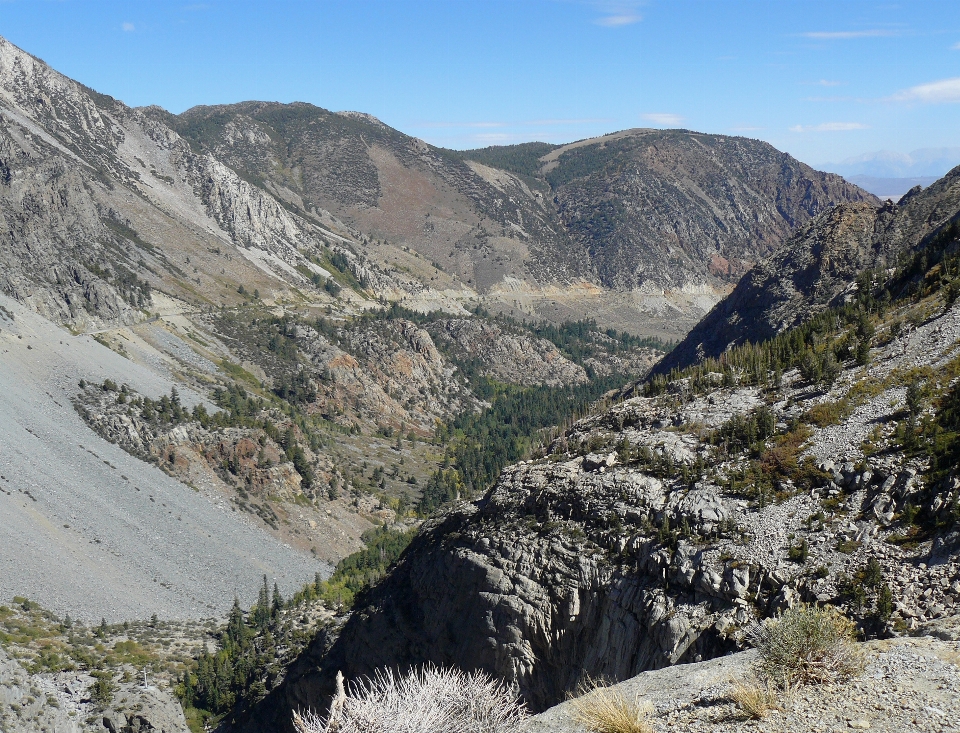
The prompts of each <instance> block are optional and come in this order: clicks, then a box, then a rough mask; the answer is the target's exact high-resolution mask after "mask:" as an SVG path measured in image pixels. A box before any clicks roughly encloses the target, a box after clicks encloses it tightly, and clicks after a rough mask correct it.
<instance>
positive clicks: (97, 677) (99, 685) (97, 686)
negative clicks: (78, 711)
mask: <svg viewBox="0 0 960 733" xmlns="http://www.w3.org/2000/svg"><path fill="white" fill-rule="evenodd" d="M93 677H94V682H93V685H91V686H90V699H91V700H92V701H93V702H94V704H95V705H96V706H97V707H99V708H101V709H102V708H107V707H110V704H111V703H112V702H113V693H114V690H115V689H116V685H114V684H113V675H112V674H110V673H109V672H93Z"/></svg>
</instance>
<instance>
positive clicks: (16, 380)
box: [0, 296, 330, 622]
mask: <svg viewBox="0 0 960 733" xmlns="http://www.w3.org/2000/svg"><path fill="white" fill-rule="evenodd" d="M0 305H3V306H4V307H5V308H6V309H7V311H9V312H12V313H13V314H14V316H15V318H14V320H12V321H11V319H10V318H9V317H6V316H4V317H3V318H0V602H3V601H8V600H9V599H10V598H12V597H13V596H17V595H19V596H26V597H28V598H30V599H31V600H35V601H37V602H39V603H40V604H42V605H43V606H45V607H47V608H49V609H50V610H53V611H54V612H56V613H59V614H65V613H69V614H70V615H71V616H73V617H74V618H80V619H84V620H89V621H94V622H96V621H99V620H100V618H101V617H103V618H106V619H107V621H108V622H116V621H121V620H124V619H134V618H147V617H150V616H151V615H152V614H154V613H156V614H157V615H158V616H159V617H160V618H162V619H190V618H202V617H210V616H218V615H220V614H222V613H224V612H226V611H227V610H228V609H229V607H230V606H231V605H232V603H233V599H234V597H235V596H236V597H238V598H239V599H240V601H241V603H242V604H244V605H245V606H249V605H251V604H252V603H253V602H254V601H255V600H256V594H257V590H258V588H259V587H260V585H261V584H262V582H263V581H262V577H263V575H264V574H266V575H267V576H268V577H269V579H270V583H271V585H272V584H273V582H274V581H276V582H277V583H278V584H279V586H280V588H281V590H282V591H284V593H285V594H287V595H288V594H290V593H291V592H292V591H294V590H295V589H298V588H300V587H301V586H302V585H303V583H305V582H307V581H309V580H312V579H313V578H314V574H315V573H317V572H320V573H321V574H322V575H324V576H326V575H328V574H329V572H330V568H329V566H328V565H326V564H324V563H321V562H318V561H317V560H316V559H314V558H312V557H311V556H310V555H307V554H306V553H302V552H299V551H297V550H294V549H293V548H291V547H289V546H287V545H285V544H282V543H279V542H277V541H276V540H275V539H272V538H271V537H270V536H268V535H267V534H265V533H264V532H262V531H261V530H259V529H257V528H256V527H255V526H253V525H252V524H249V523H247V521H246V520H245V518H244V517H243V516H242V515H240V514H239V513H236V512H232V511H231V508H230V507H229V506H227V505H226V502H225V501H224V500H223V499H218V498H216V497H215V496H204V495H201V494H200V493H199V492H197V491H195V490H193V489H191V488H190V487H188V486H185V485H184V484H181V483H179V482H178V481H175V480H174V479H172V478H170V477H169V476H167V475H166V474H164V473H163V472H161V471H160V470H158V469H157V468H155V467H153V466H151V465H149V464H145V463H143V462H141V461H139V460H137V459H135V458H133V457H132V456H130V455H128V454H127V453H125V452H124V451H122V450H121V449H120V448H118V447H117V446H114V445H112V444H110V443H108V442H106V441H104V440H102V439H101V438H99V437H98V436H97V435H96V434H94V433H93V432H92V431H91V430H90V429H89V428H88V427H87V426H86V425H85V424H84V422H83V421H82V420H81V419H80V417H79V416H78V415H77V414H76V412H75V410H74V409H73V406H72V404H71V402H70V399H71V397H72V396H74V395H75V394H76V393H77V391H78V388H77V383H78V381H79V380H80V379H81V378H82V379H85V380H87V381H88V382H94V383H99V382H102V381H103V380H104V379H107V378H109V379H112V380H114V381H115V382H117V383H118V384H119V383H124V382H125V383H127V384H129V385H130V386H131V387H133V388H134V389H136V390H137V391H138V392H141V393H142V394H146V395H150V396H154V397H159V396H160V395H161V394H167V393H169V392H170V388H171V387H172V386H173V384H172V383H171V382H169V381H168V380H167V379H166V378H164V377H163V376H161V375H158V374H157V373H155V372H151V371H150V370H148V369H146V368H144V367H141V366H138V365H137V364H135V363H133V362H131V361H129V360H127V359H125V358H123V357H122V356H120V355H118V354H116V353H114V352H112V351H110V350H109V349H107V348H105V347H103V346H101V345H100V344H98V343H97V342H96V341H94V340H93V339H92V338H90V337H89V336H77V337H74V336H71V335H70V334H69V333H68V332H67V331H64V330H63V329H61V328H58V327H57V326H54V325H53V324H52V323H50V322H49V321H47V320H45V319H43V318H41V317H40V316H38V315H36V314H34V313H32V312H31V311H29V310H27V309H26V308H23V307H21V306H20V305H19V304H17V303H16V302H15V301H12V300H10V299H9V298H6V297H3V296H0ZM181 396H182V399H183V401H184V403H185V404H187V405H191V404H195V403H196V402H197V401H199V400H200V397H199V395H196V394H194V393H191V392H189V390H185V389H183V388H181Z"/></svg>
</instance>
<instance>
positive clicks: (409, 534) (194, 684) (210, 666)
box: [176, 527, 416, 729]
mask: <svg viewBox="0 0 960 733" xmlns="http://www.w3.org/2000/svg"><path fill="white" fill-rule="evenodd" d="M415 534H416V530H415V529H410V530H396V529H390V528H387V527H378V528H376V529H374V530H371V531H370V532H367V533H365V534H364V536H363V539H364V542H366V543H367V547H366V548H365V549H363V550H361V551H359V552H355V553H354V554H352V555H350V556H349V557H346V558H344V559H343V560H341V561H340V562H339V563H338V564H337V567H336V570H335V571H334V573H333V575H332V576H331V577H330V579H329V580H327V581H323V580H321V579H320V576H319V575H317V577H316V578H315V579H314V581H313V582H312V583H308V584H306V585H305V586H304V587H303V588H302V589H301V590H300V591H298V592H297V593H296V594H295V595H294V596H293V597H292V598H291V599H289V600H284V598H283V597H282V596H281V595H280V591H279V589H278V588H277V586H276V585H274V587H273V589H272V591H271V589H270V586H269V585H268V583H267V578H266V576H264V578H263V586H262V587H261V589H260V594H259V597H258V599H257V603H256V605H254V606H253V607H252V608H251V609H250V611H249V613H244V612H243V610H242V609H241V608H240V604H239V602H238V601H236V600H235V601H234V604H233V609H232V610H231V611H230V616H229V619H228V620H227V624H226V626H225V627H224V628H223V629H222V630H221V631H220V632H219V634H218V637H217V638H218V642H217V650H216V651H215V652H214V653H212V654H211V653H210V652H208V651H207V649H206V648H204V649H203V650H202V651H201V652H200V654H199V655H198V656H197V657H196V658H195V660H194V662H193V663H192V664H191V665H190V666H189V667H188V668H187V669H186V670H185V671H184V672H183V673H182V674H181V676H180V678H179V684H178V685H177V687H176V693H177V696H178V697H179V698H180V701H181V702H182V703H183V706H184V709H185V712H186V715H187V719H188V720H189V721H190V722H191V723H192V724H193V727H194V729H202V728H203V726H204V725H207V724H215V723H216V722H218V721H219V720H221V719H222V718H223V716H224V715H226V714H227V713H229V712H231V711H234V710H236V709H238V707H243V706H245V705H250V704H253V703H256V702H258V701H259V700H262V699H263V698H264V697H265V696H266V695H267V693H269V692H270V690H272V689H273V688H274V687H275V686H276V685H277V684H278V682H279V680H280V679H281V675H282V673H283V670H284V668H285V666H286V665H287V664H288V663H289V662H291V661H292V660H293V659H294V658H295V657H296V656H297V655H298V654H299V653H300V652H301V651H302V650H303V649H304V648H305V647H306V645H307V644H309V643H310V641H311V640H312V639H313V636H314V635H315V634H316V631H317V629H316V626H315V625H314V624H313V623H307V624H303V623H300V622H298V619H301V618H303V617H306V616H307V614H310V613H312V612H313V611H315V610H316V602H317V601H322V602H324V603H325V604H326V605H327V606H330V607H334V608H338V609H340V610H345V609H347V608H349V607H350V606H351V605H352V604H353V601H354V598H355V597H356V596H357V595H358V594H359V593H361V592H362V591H363V590H364V589H366V588H369V587H370V586H371V585H373V584H374V583H376V582H377V580H379V579H380V578H381V577H382V576H383V575H384V574H385V573H386V571H387V569H388V568H389V567H390V566H391V565H392V564H393V563H394V562H396V560H397V559H398V558H399V557H400V555H401V554H402V553H403V551H404V550H405V549H406V547H407V545H408V544H410V541H411V540H412V539H413V537H414V535H415Z"/></svg>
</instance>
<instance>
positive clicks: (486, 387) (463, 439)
mask: <svg viewBox="0 0 960 733" xmlns="http://www.w3.org/2000/svg"><path fill="white" fill-rule="evenodd" d="M626 380H627V377H626V376H624V375H614V376H609V377H602V378H596V379H594V380H593V381H591V382H589V383H588V384H585V385H576V386H571V387H546V386H538V387H517V386H515V385H504V384H501V383H497V382H494V381H493V380H490V379H487V378H485V377H480V378H478V379H476V381H475V382H474V385H473V386H474V392H475V393H476V394H479V395H480V396H481V397H483V398H484V399H487V400H489V401H491V402H492V405H491V406H490V407H488V408H486V409H484V410H483V411H482V412H479V413H474V412H469V413H464V414H462V415H460V416H458V417H457V418H455V419H454V420H453V421H451V423H450V424H449V425H445V424H441V425H438V426H437V432H436V440H437V442H439V443H441V444H444V443H447V444H449V446H448V448H447V452H446V457H445V460H444V465H443V466H442V467H441V468H440V469H439V470H437V471H436V472H435V473H434V474H433V476H431V478H430V480H429V481H428V482H427V485H426V486H425V487H424V489H423V496H422V498H421V499H420V503H419V505H418V507H417V509H418V511H419V512H420V513H421V514H424V515H425V514H430V513H431V512H433V511H435V510H436V509H437V508H438V507H440V506H441V505H442V504H444V503H446V502H448V501H454V500H456V499H460V498H464V497H467V496H473V495H475V494H476V493H478V492H481V491H485V490H486V489H488V488H489V487H490V486H491V485H492V484H493V482H494V481H495V480H496V479H497V477H498V476H499V475H500V471H501V470H503V468H504V467H505V466H508V465H510V464H511V463H516V462H517V461H518V460H520V459H521V458H523V457H524V456H526V455H527V454H528V453H529V452H530V451H531V450H532V449H533V448H534V447H535V445H536V444H537V443H538V442H539V440H538V439H539V438H541V433H542V431H543V430H544V429H545V428H548V427H553V426H560V425H562V424H564V423H566V422H568V421H571V420H573V419H575V417H576V416H579V415H582V414H583V413H584V411H585V410H586V409H587V407H588V406H589V405H590V404H591V403H592V402H594V401H595V400H596V399H597V398H599V397H600V396H601V395H603V394H604V393H605V392H608V391H609V390H611V389H614V388H616V387H619V386H621V385H622V384H623V383H624V382H625V381H626Z"/></svg>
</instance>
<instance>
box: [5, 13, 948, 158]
mask: <svg viewBox="0 0 960 733" xmlns="http://www.w3.org/2000/svg"><path fill="white" fill-rule="evenodd" d="M0 34H2V35H3V36H5V37H6V38H7V39H8V40H10V41H12V42H13V43H15V44H17V45H18V46H21V47H22V48H24V49H25V50H27V51H29V52H31V53H33V54H34V55H36V56H39V57H40V58H42V59H44V60H45V61H47V62H48V63H50V64H51V65H52V66H54V67H55V68H57V69H58V70H60V71H62V72H63V73H65V74H67V75H69V76H71V77H73V78H75V79H77V80H79V81H81V82H83V83H84V84H87V85H88V86H91V87H93V88H95V89H97V90H98V91H101V92H104V93H107V94H110V95H113V96H115V97H117V98H119V99H122V100H123V101H124V102H126V103H127V104H130V105H146V104H159V105H161V106H163V107H165V108H167V109H169V110H171V111H173V112H180V111H183V110H184V109H187V108H188V107H191V106H193V105H195V104H216V103H226V102H237V101H241V100H245V99H265V100H278V101H283V102H290V101H295V100H299V101H306V102H311V103H313V104H316V105H319V106H321V107H325V108H327V109H332V110H344V109H352V110H360V111H364V112H369V113H371V114H374V115H376V116H377V117H379V118H380V119H382V120H383V121H385V122H386V123H387V124H389V125H391V126H393V127H396V128H398V129H400V130H402V131H404V132H406V133H409V134H412V135H416V136H418V137H422V138H424V139H425V140H427V141H429V142H431V143H434V144H437V145H445V146H448V147H457V148H464V147H479V146H484V145H491V144H508V143H514V142H522V141H528V140H544V141H548V142H567V141H571V140H576V139H581V138H584V137H589V136H593V135H597V134H601V133H604V132H609V131H613V130H618V129H623V128H628V127H677V126H680V127H686V128H689V129H695V130H700V131H704V132H713V133H723V134H736V135H746V136H749V137H757V138H760V139H763V140H767V141H768V142H770V143H772V144H773V145H775V146H776V147H778V148H780V149H781V150H786V151H788V152H790V153H792V154H793V155H795V156H796V157H798V158H800V159H801V160H804V161H806V162H809V163H811V164H820V163H824V162H827V161H838V160H841V159H843V158H846V157H849V156H853V155H858V154H862V153H865V152H869V151H874V150H881V149H885V150H892V151H897V152H904V153H905V152H909V151H911V150H914V149H916V148H928V147H941V146H944V147H960V2H958V1H957V0H951V1H948V0H943V1H941V0H910V2H900V3H887V2H876V1H874V2H861V1H859V0H847V1H844V0H831V1H830V2H821V1H819V0H804V1H799V0H798V1H790V0H768V1H766V2H759V1H747V0H712V1H708V0H649V1H648V2H631V1H630V0H623V1H622V2H616V1H611V2H606V1H605V0H597V1H596V2H592V1H587V0H583V1H577V0H446V1H445V2H432V1H430V0H420V1H418V2H403V1H401V0H393V1H391V2H388V1H385V0H381V1H378V2H371V1H367V0H350V1H349V2H340V1H329V2H323V1H318V2H306V1H304V2H282V1H278V0H273V1H272V2H244V1H242V0H232V1H230V2H228V1H225V0H206V1H205V2H189V1H188V2H173V1H167V2H151V1H150V0H138V1H136V2H124V1H120V0H97V1H96V2H92V1H84V0H0Z"/></svg>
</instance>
